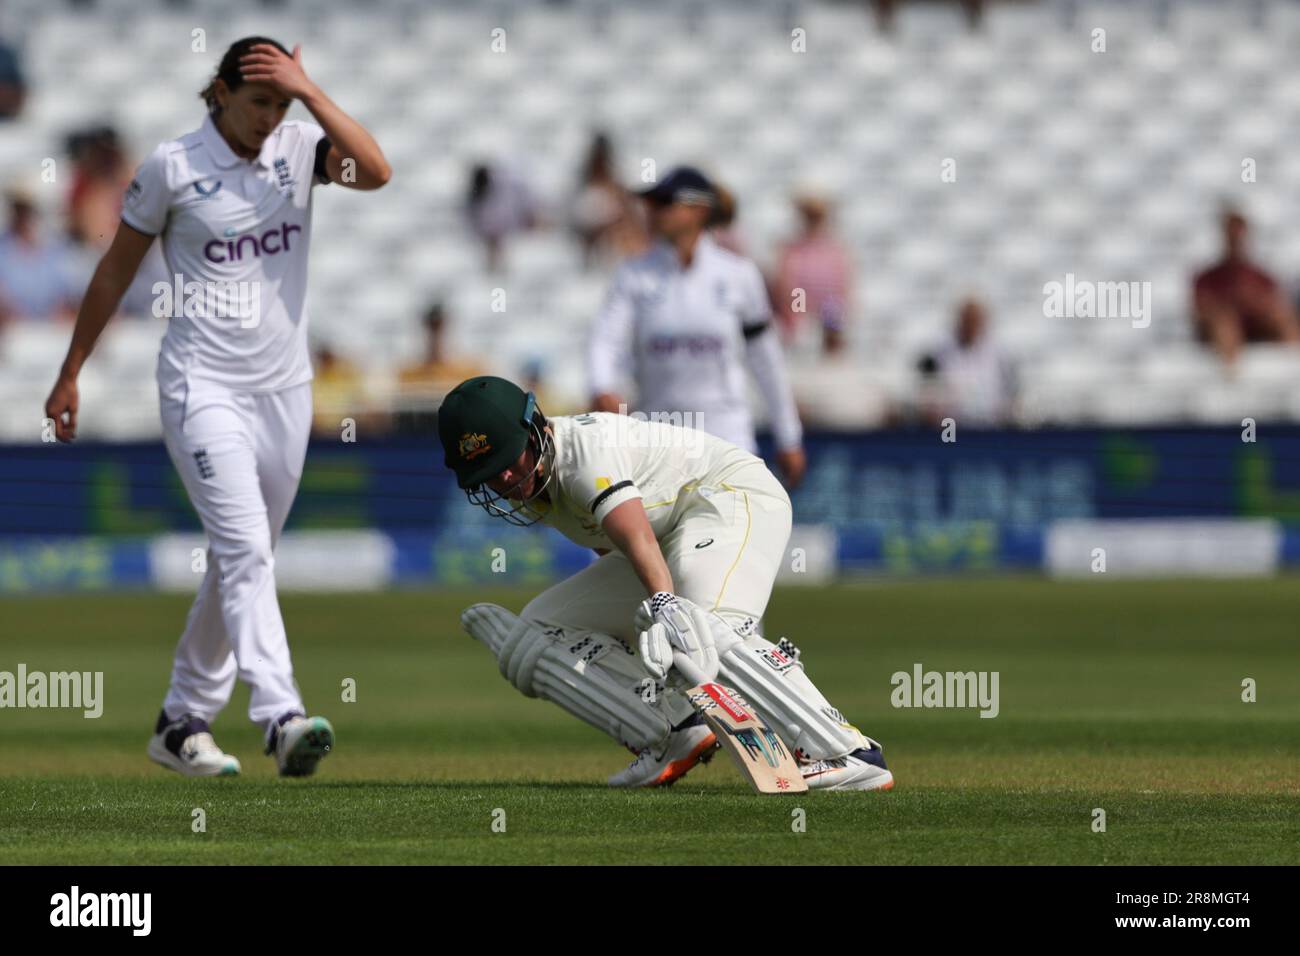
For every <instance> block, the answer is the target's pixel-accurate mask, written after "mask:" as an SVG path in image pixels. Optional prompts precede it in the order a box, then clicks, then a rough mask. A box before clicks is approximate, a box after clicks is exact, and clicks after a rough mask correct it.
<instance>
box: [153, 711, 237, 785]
mask: <svg viewBox="0 0 1300 956" xmlns="http://www.w3.org/2000/svg"><path fill="white" fill-rule="evenodd" d="M148 754H149V759H150V760H152V761H153V762H154V763H159V764H162V765H163V766H164V767H166V768H167V769H168V770H175V771H176V772H177V773H183V774H184V775H185V776H187V777H233V776H234V775H236V774H237V773H239V761H238V760H237V759H236V758H234V757H232V756H231V755H230V754H228V753H223V752H222V750H221V748H220V747H218V746H217V742H216V741H215V740H213V739H212V731H211V729H209V727H208V722H207V721H206V720H204V719H203V718H202V717H196V716H195V715H194V714H182V715H181V717H180V718H179V719H177V720H169V719H168V717H167V714H166V712H163V713H160V714H159V715H158V724H157V726H156V727H154V733H153V737H152V738H151V739H150V740H149V749H148Z"/></svg>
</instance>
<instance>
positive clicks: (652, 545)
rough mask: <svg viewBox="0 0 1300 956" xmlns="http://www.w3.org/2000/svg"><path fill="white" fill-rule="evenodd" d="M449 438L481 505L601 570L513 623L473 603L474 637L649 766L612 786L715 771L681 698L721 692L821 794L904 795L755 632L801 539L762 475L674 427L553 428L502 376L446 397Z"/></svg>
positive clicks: (743, 456)
mask: <svg viewBox="0 0 1300 956" xmlns="http://www.w3.org/2000/svg"><path fill="white" fill-rule="evenodd" d="M438 436H439V438H440V439H441V441H442V447H443V451H444V454H445V461H446V464H447V467H449V468H451V469H452V470H453V471H454V472H455V473H456V481H457V484H458V485H459V486H460V487H461V488H462V489H463V490H464V491H465V492H466V494H467V496H468V497H469V500H470V501H471V502H472V503H474V504H476V505H479V506H481V507H482V508H484V509H485V510H487V512H488V513H489V514H492V515H496V516H499V517H501V518H504V519H505V520H506V521H509V522H510V523H512V524H517V525H530V524H534V523H536V522H539V521H540V522H543V523H545V524H548V525H550V526H551V527H553V528H555V529H556V530H557V531H559V532H560V533H561V534H563V535H564V536H565V537H567V538H569V539H570V540H572V541H575V542H577V543H578V544H581V545H583V546H586V547H590V548H592V549H594V550H595V551H596V552H597V553H598V554H600V555H601V557H600V558H599V559H598V560H596V561H595V562H593V563H592V564H591V565H590V566H588V567H587V568H585V569H583V570H582V571H580V572H578V573H577V574H575V575H573V576H572V577H570V578H568V579H567V580H565V581H561V582H560V583H559V584H557V585H555V586H554V587H551V588H549V589H548V590H546V591H544V592H542V593H541V594H540V595H538V596H537V597H536V598H534V599H533V600H532V601H531V602H529V604H528V605H527V606H526V607H525V608H524V609H523V612H522V613H521V614H520V615H519V616H517V617H516V616H515V615H514V614H512V613H510V612H509V611H507V610H506V609H505V608H502V607H498V606H497V605H494V604H476V605H474V606H473V607H470V608H468V609H467V610H466V611H465V612H464V613H463V614H462V615H461V623H462V624H463V625H464V627H465V629H466V630H467V631H468V632H469V633H470V634H471V635H472V636H473V637H475V638H476V639H478V640H479V641H482V642H483V643H484V644H486V645H487V647H488V649H489V650H491V651H492V653H493V654H494V655H495V656H496V658H497V662H498V664H499V666H500V669H501V673H502V675H503V676H504V677H505V678H506V679H507V680H508V681H510V683H512V684H514V686H515V687H516V688H518V689H519V690H520V691H521V692H522V693H523V694H525V695H527V696H529V697H540V698H542V699H544V700H549V701H552V702H554V703H555V704H556V705H558V706H559V707H561V708H563V709H564V710H566V711H567V712H568V713H570V714H572V715H573V716H575V717H577V718H578V719H580V720H582V721H585V722H586V723H588V724H591V725H592V726H593V727H596V728H598V729H599V730H601V731H604V732H605V733H607V734H609V735H610V736H611V737H613V738H614V739H615V740H617V741H618V742H619V743H621V744H624V745H625V746H627V747H628V748H629V749H630V750H632V751H633V752H634V753H636V754H637V758H636V760H634V761H633V762H632V764H631V765H630V766H629V767H627V768H626V769H625V770H623V771H621V772H619V773H617V774H615V775H614V776H613V777H611V778H610V780H609V782H610V785H611V786H616V787H653V786H661V785H663V784H668V783H672V782H673V781H674V780H676V779H678V778H679V777H681V776H682V775H683V774H685V773H686V772H687V771H688V770H690V769H691V768H692V767H694V766H695V765H696V764H697V763H698V762H700V760H701V759H706V758H708V757H709V756H711V755H712V751H713V748H714V747H715V746H716V740H715V738H714V735H713V732H712V731H711V730H710V729H709V728H708V726H707V725H706V724H705V723H704V721H703V720H702V719H701V718H700V717H699V716H698V715H697V714H696V713H695V712H694V710H693V709H692V708H691V705H690V703H689V702H688V701H687V700H686V699H685V697H684V696H683V695H682V694H681V693H680V690H681V689H682V688H684V687H689V686H691V685H692V684H695V683H698V682H700V681H703V680H715V679H716V680H718V681H719V682H721V683H723V684H725V685H727V686H729V687H734V688H735V689H736V690H737V691H739V692H740V694H741V695H742V696H743V697H744V698H746V699H747V700H748V701H749V702H750V703H752V704H753V705H754V706H755V707H756V708H758V710H759V711H760V712H761V713H762V714H763V715H764V716H766V717H767V719H768V721H769V722H770V723H771V726H772V728H773V729H774V730H776V732H777V733H778V734H780V735H781V738H782V739H783V740H784V741H785V743H786V744H787V745H788V746H789V747H790V749H791V751H792V752H793V753H794V755H795V757H796V758H797V759H798V761H799V765H800V768H801V770H802V773H803V776H804V779H805V780H806V781H807V782H808V786H809V787H812V788H818V789H827V790H887V789H889V788H890V787H892V786H893V784H894V778H893V775H892V774H891V773H890V772H889V770H888V769H886V767H885V761H884V758H883V757H882V755H881V751H880V745H879V744H877V743H876V742H875V741H874V740H872V739H870V738H869V737H866V736H864V735H863V734H862V733H861V732H860V731H859V730H858V729H857V728H855V727H853V726H852V725H851V724H849V723H848V722H847V721H846V720H845V718H844V717H843V715H842V714H841V713H840V712H839V711H838V710H836V709H835V708H834V707H832V706H831V705H830V703H829V702H828V701H827V700H826V698H825V697H823V696H822V695H821V693H820V692H819V691H818V690H817V688H816V687H815V686H814V685H813V683H812V681H811V680H809V679H808V676H807V675H806V674H805V673H804V668H803V664H802V663H801V662H800V661H799V653H798V651H797V650H796V649H795V648H794V647H793V646H792V645H790V644H789V642H787V641H782V642H781V644H780V645H776V644H773V643H771V642H770V641H768V640H766V639H765V638H763V637H762V635H761V634H759V632H758V624H759V621H760V620H761V619H762V616H763V612H764V610H765V609H766V608H767V602H768V600H769V598H770V597H771V594H772V584H773V582H774V581H775V580H776V574H777V569H778V568H779V567H780V565H781V562H782V561H783V560H784V558H785V549H786V544H787V542H788V541H789V537H790V525H791V508H790V498H789V496H788V495H787V494H786V493H785V489H784V488H782V487H781V484H780V482H778V481H777V479H776V478H775V477H774V476H773V475H772V473H771V472H769V471H768V470H767V467H766V466H765V465H764V464H763V462H762V460H761V459H759V458H756V457H754V456H753V455H751V454H749V453H748V452H746V451H743V450H741V449H739V448H737V447H736V446H734V445H731V444H729V443H728V442H725V441H723V440H721V439H719V438H714V437H712V436H710V435H708V434H706V433H704V432H701V431H696V430H693V429H686V428H680V427H678V426H675V425H670V424H665V423H662V422H653V421H642V420H639V419H636V418H630V417H627V416H622V415H614V414H607V413H602V412H596V413H589V414H584V415H574V416H557V417H554V418H547V417H546V416H544V415H543V414H542V412H541V410H540V409H539V408H538V407H537V403H536V400H535V399H534V397H533V395H532V394H531V393H528V394H525V393H524V392H523V391H522V390H521V389H520V388H519V387H518V386H516V385H514V384H512V383H510V382H508V381H506V380H505V379H501V378H495V377H492V376H480V377H477V378H471V379H469V380H467V381H465V382H462V383H461V384H460V385H458V386H457V387H456V388H455V389H454V390H452V391H451V392H450V393H449V394H448V395H447V397H446V399H445V401H444V402H443V405H442V408H441V409H440V411H439V413H438Z"/></svg>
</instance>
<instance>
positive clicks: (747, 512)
mask: <svg viewBox="0 0 1300 956" xmlns="http://www.w3.org/2000/svg"><path fill="white" fill-rule="evenodd" d="M722 487H724V488H726V489H727V490H728V491H734V490H735V489H734V488H732V487H731V486H730V485H723V486H722ZM741 494H742V495H744V497H745V537H744V540H742V541H741V542H740V550H739V551H737V552H736V560H735V561H732V562H731V567H729V568H728V569H727V576H726V577H724V578H723V579H722V590H721V591H719V592H718V599H717V600H716V601H714V602H713V607H712V608H710V610H713V611H716V610H717V609H718V608H719V607H720V606H721V605H722V596H723V595H724V594H726V593H727V582H728V581H730V580H731V572H732V571H735V570H736V565H738V564H740V556H741V555H742V554H744V553H745V547H746V545H748V544H749V529H750V528H751V527H752V526H753V523H754V522H753V515H752V514H751V513H750V510H749V492H747V491H742V492H741Z"/></svg>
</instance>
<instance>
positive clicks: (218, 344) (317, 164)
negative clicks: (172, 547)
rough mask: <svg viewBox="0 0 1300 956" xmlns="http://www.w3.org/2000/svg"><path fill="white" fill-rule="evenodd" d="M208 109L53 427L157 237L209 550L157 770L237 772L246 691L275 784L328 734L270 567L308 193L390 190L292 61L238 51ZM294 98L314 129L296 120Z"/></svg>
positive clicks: (257, 49)
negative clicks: (237, 726) (307, 691)
mask: <svg viewBox="0 0 1300 956" xmlns="http://www.w3.org/2000/svg"><path fill="white" fill-rule="evenodd" d="M201 96H202V97H203V99H204V101H205V102H206V104H207V108H208V112H207V115H206V116H205V117H204V120H203V124H202V125H201V126H200V127H199V128H198V129H196V130H194V131H193V132H192V133H188V134H186V135H185V136H182V137H180V138H179V139H174V140H169V141H167V142H165V143H162V144H161V145H159V146H158V148H157V149H155V150H154V151H153V153H152V154H151V155H150V156H149V157H148V158H147V159H146V160H145V161H144V163H143V164H142V165H141V166H140V169H139V170H138V171H137V173H136V175H135V178H134V180H132V182H131V185H130V187H129V188H128V189H127V192H126V198H125V202H124V206H123V209H122V222H121V225H120V226H119V227H118V230H117V233H116V235H115V237H114V239H113V243H112V246H111V247H110V248H109V250H108V252H107V253H105V255H104V258H103V259H102V260H101V261H100V263H99V266H98V267H97V269H96V270H95V275H94V277H93V278H92V279H91V281H90V286H89V288H88V289H87V290H86V295H85V299H84V300H83V302H82V305H81V311H80V313H79V314H78V316H77V324H76V328H75V329H74V331H73V333H72V343H71V345H70V346H69V348H68V355H67V358H66V359H65V361H64V363H63V368H62V370H61V371H60V373H59V378H58V381H57V382H56V384H55V386H54V389H53V391H52V392H51V393H50V397H49V400H48V401H47V402H46V405H45V413H46V415H47V416H49V417H50V418H51V419H53V420H54V422H55V433H56V437H58V439H59V440H60V441H71V440H72V439H73V438H74V437H75V435H76V430H77V408H78V404H79V398H78V392H77V376H78V374H79V372H80V370H81V367H82V364H83V363H84V362H85V361H86V358H87V357H88V356H89V355H90V352H91V350H92V349H93V348H94V344H95V341H96V339H98V337H99V334H100V333H101V332H102V331H103V329H104V326H105V325H106V324H107V323H108V320H109V317H110V316H111V315H112V314H113V312H114V311H115V310H116V308H117V304H118V302H119V301H120V299H121V297H122V294H123V292H124V291H125V290H126V288H127V286H128V285H129V284H130V282H131V279H132V277H133V276H134V275H135V273H136V270H137V269H138V267H139V265H140V262H141V260H142V259H143V258H144V255H145V253H146V252H147V251H148V249H149V247H150V245H151V244H152V243H153V241H154V239H155V238H160V239H161V241H162V249H163V254H164V256H165V258H166V260H167V264H168V266H169V267H170V271H171V272H172V273H174V274H175V275H176V276H177V284H178V285H182V286H183V289H184V290H185V294H184V299H185V302H184V306H185V307H184V309H181V308H180V305H181V303H176V308H175V310H174V311H173V312H172V317H171V320H170V322H169V323H168V326H167V333H166V335H165V336H164V337H163V340H162V349H161V351H160V353H159V356H158V375H157V377H158V393H159V398H160V404H161V412H162V424H163V436H164V440H165V441H166V444H167V451H168V453H169V454H170V455H171V459H172V462H173V463H174V464H175V466H176V470H177V471H178V472H180V477H181V480H182V482H183V483H184V485H185V490H186V491H187V492H188V494H189V498H190V501H191V502H192V503H193V505H194V509H195V510H196V511H197V512H198V515H199V518H200V519H201V520H202V522H203V528H204V530H205V531H206V532H207V537H208V543H209V551H208V562H207V571H206V573H205V575H204V577H203V583H202V584H201V585H200V587H199V592H198V596H197V597H196V598H195V600H194V605H193V607H191V608H190V613H189V618H188V620H187V621H186V623H185V631H184V633H183V634H182V635H181V638H180V643H179V644H178V645H177V648H176V657H175V661H174V663H173V666H172V674H171V686H170V687H169V689H168V691H167V696H166V698H165V699H164V700H163V705H162V712H161V713H160V714H159V716H158V722H157V726H156V727H155V728H154V735H153V738H152V739H151V740H150V742H149V748H148V753H149V757H150V758H151V759H153V760H155V761H156V762H158V763H160V764H162V765H163V766H164V767H168V768H170V769H172V770H176V771H178V772H180V773H183V774H186V775H188V776H214V775H220V774H235V773H238V772H239V769H240V767H239V761H238V760H237V759H236V758H235V757H233V756H231V755H229V754H226V753H223V752H222V750H221V748H220V747H218V746H217V744H216V742H215V741H214V740H213V738H212V733H211V729H210V726H209V725H210V723H211V722H212V721H213V720H214V719H215V718H216V716H217V714H218V713H219V712H220V711H221V709H222V708H223V707H225V705H226V704H227V703H228V702H229V700H230V695H231V692H232V691H233V690H234V686H235V679H236V677H238V678H239V679H241V680H243V681H244V682H245V683H247V684H249V685H250V686H251V688H252V697H251V700H250V703H249V711H248V716H249V717H250V718H251V719H252V720H253V722H254V723H256V724H258V725H259V726H260V727H262V728H263V729H264V731H265V733H266V743H267V753H268V754H274V755H275V759H276V763H277V765H278V767H279V771H280V773H281V774H282V775H284V776H305V775H308V774H311V773H313V772H314V771H315V769H316V765H317V763H318V762H319V760H320V759H321V757H323V756H325V755H326V754H327V753H329V751H330V749H331V748H332V747H333V744H334V731H333V728H332V727H331V726H330V723H329V721H328V720H326V719H325V718H324V717H311V718H308V717H307V716H306V709H305V708H304V706H303V702H302V697H301V695H300V694H299V692H298V686H297V684H296V683H295V682H294V679H293V666H292V663H291V661H290V658H289V643H288V638H287V637H286V635H285V629H284V621H283V620H282V619H281V616H280V607H279V603H278V601H277V599H276V593H275V573H274V569H275V559H274V556H273V552H274V549H275V544H276V541H277V540H278V539H279V536H280V530H281V528H283V527H284V521H285V518H286V517H287V516H288V514H289V507H290V505H291V504H292V503H293V499H294V495H295V494H296V493H297V490H298V480H299V478H301V476H302V467H303V460H304V458H305V457H306V452H307V436H308V432H309V430H310V427H311V413H312V395H311V377H312V370H311V362H310V359H309V356H308V351H307V249H308V246H309V244H310V239H311V209H312V203H311V197H312V188H313V186H315V185H317V184H323V183H327V182H337V183H340V184H341V185H344V186H349V187H351V188H355V189H377V188H378V187H380V186H382V185H383V184H384V183H385V182H387V181H388V178H389V174H390V173H389V167H388V164H387V162H386V161H385V159H384V155H383V153H382V152H381V150H380V148H379V146H378V144H377V143H376V142H375V141H374V139H373V138H372V137H371V135H370V134H369V133H368V132H366V130H365V129H364V128H362V126H361V125H360V124H359V123H357V122H356V120H354V119H352V118H351V117H349V116H348V115H347V114H345V113H344V112H343V111H342V110H341V109H339V108H338V106H336V105H335V104H334V103H333V102H332V101H331V100H330V99H329V98H328V97H327V96H326V95H325V94H324V93H323V92H322V91H321V89H320V88H319V87H318V86H316V85H315V84H314V83H313V82H312V81H311V80H310V79H308V77H307V74H306V73H305V72H304V71H303V66H302V59H301V54H300V51H299V49H297V48H295V49H294V52H293V53H292V54H290V53H289V52H288V51H287V50H286V49H285V48H284V47H283V46H281V45H280V44H278V43H276V42H275V41H273V40H268V39H266V38H264V37H248V38H245V39H243V40H239V41H238V42H236V43H235V44H234V45H232V46H231V47H230V49H229V50H228V51H227V52H226V54H225V56H224V57H223V59H222V60H221V64H220V67H219V68H218V70H217V74H216V76H215V78H214V79H213V80H212V82H211V83H210V84H209V85H208V87H207V88H206V89H204V90H203V92H202V94H201ZM295 99H299V100H301V101H302V103H303V105H304V106H306V107H307V109H308V110H309V111H310V112H311V114H312V116H313V117H315V119H316V120H317V122H318V123H319V124H320V125H316V123H304V122H296V121H294V122H285V121H284V117H285V113H286V112H287V111H288V109H289V106H290V104H291V103H292V102H293V100H295Z"/></svg>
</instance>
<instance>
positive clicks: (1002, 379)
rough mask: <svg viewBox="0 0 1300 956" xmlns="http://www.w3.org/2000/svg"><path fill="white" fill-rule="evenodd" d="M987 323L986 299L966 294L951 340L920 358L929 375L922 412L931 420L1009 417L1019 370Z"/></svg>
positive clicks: (983, 421)
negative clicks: (1016, 375) (1015, 367)
mask: <svg viewBox="0 0 1300 956" xmlns="http://www.w3.org/2000/svg"><path fill="white" fill-rule="evenodd" d="M988 327H989V321H988V313H987V312H986V311H985V309H984V306H983V304H982V303H980V302H979V301H978V300H976V299H969V298H968V299H964V300H963V301H962V302H961V303H960V304H959V305H958V307H957V324H956V328H955V330H954V335H953V339H952V341H951V342H949V343H948V344H946V345H944V346H943V347H941V348H940V349H938V350H937V351H935V352H933V353H931V354H929V355H926V356H924V357H923V358H922V359H921V362H920V369H919V370H920V372H921V374H922V375H923V376H924V377H925V378H926V379H927V380H928V382H927V385H926V387H924V388H923V390H922V392H923V395H924V396H925V397H924V399H923V401H922V409H921V412H922V415H923V417H924V418H925V419H926V421H927V422H929V423H931V424H935V423H937V422H939V421H941V420H943V419H944V418H952V419H955V420H956V421H957V422H958V423H959V424H962V425H974V426H976V427H978V428H990V427H994V426H998V425H1005V424H1007V423H1008V422H1009V421H1010V419H1011V411H1012V399H1013V396H1014V376H1013V374H1012V370H1011V366H1010V363H1009V362H1008V361H1007V358H1006V356H1005V355H1004V354H1003V352H1002V350H1001V349H1000V348H999V347H998V346H997V344H996V343H995V342H993V340H992V339H991V338H990V337H989V334H988Z"/></svg>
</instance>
